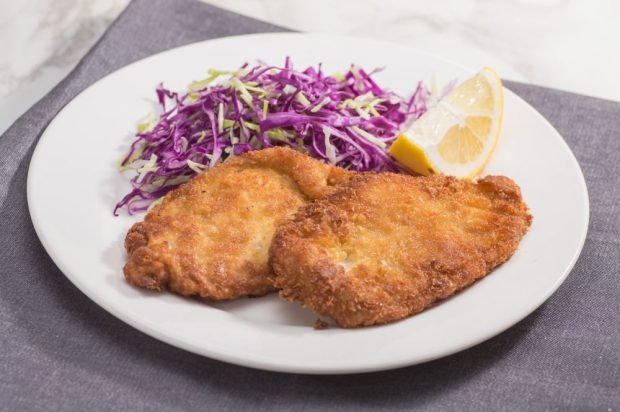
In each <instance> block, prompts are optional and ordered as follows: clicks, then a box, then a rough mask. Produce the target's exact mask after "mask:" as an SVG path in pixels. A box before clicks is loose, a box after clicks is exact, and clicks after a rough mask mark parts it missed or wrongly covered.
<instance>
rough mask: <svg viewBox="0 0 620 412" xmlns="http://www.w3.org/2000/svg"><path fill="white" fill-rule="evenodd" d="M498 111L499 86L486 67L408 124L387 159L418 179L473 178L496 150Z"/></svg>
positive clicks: (501, 106) (501, 105)
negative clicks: (442, 176) (433, 176)
mask: <svg viewBox="0 0 620 412" xmlns="http://www.w3.org/2000/svg"><path fill="white" fill-rule="evenodd" d="M503 110H504V100H503V94H502V81H501V79H500V78H499V76H498V75H497V73H495V71H494V70H493V69H490V68H488V67H485V68H484V69H482V71H480V73H478V74H476V75H475V76H473V77H472V78H470V79H467V80H466V81H464V82H463V83H462V84H460V85H459V86H457V87H456V88H454V89H453V90H452V91H451V92H450V93H448V94H447V95H446V96H445V97H444V98H443V99H442V100H441V101H440V102H439V103H438V104H437V105H435V106H434V107H432V108H430V109H429V110H428V111H427V112H426V113H425V114H424V115H423V116H421V117H420V118H419V119H418V120H416V121H415V122H413V123H412V124H411V126H410V127H409V128H407V129H406V130H405V131H404V132H403V133H402V134H401V135H400V136H399V137H398V138H397V139H396V141H395V142H394V143H392V145H391V146H390V148H389V153H390V154H391V155H392V156H394V158H395V159H396V160H398V161H399V162H400V163H402V164H403V165H405V166H407V167H408V168H409V169H411V170H412V171H414V172H416V173H420V174H422V175H429V174H433V173H443V174H448V175H452V176H457V177H475V176H477V175H478V174H479V173H480V172H481V171H482V169H483V168H484V166H485V165H486V164H487V162H488V161H489V159H490V157H491V155H492V154H493V151H494V150H495V146H496V144H497V141H498V139H499V135H500V131H501V128H502V114H503Z"/></svg>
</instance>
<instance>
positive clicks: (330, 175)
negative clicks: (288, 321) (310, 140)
mask: <svg viewBox="0 0 620 412" xmlns="http://www.w3.org/2000/svg"><path fill="white" fill-rule="evenodd" d="M348 176H349V173H348V172H346V171H345V170H344V169H340V168H336V167H332V166H328V165H326V164H323V163H321V162H320V161H318V160H314V159H312V158H310V157H308V156H306V155H303V154H301V153H298V152H296V151H294V150H291V149H287V148H271V149H264V150H260V151H253V152H248V153H245V154H243V155H241V156H238V157H232V158H229V159H228V160H227V161H226V162H224V163H223V164H220V165H218V166H215V167H214V168H212V169H211V170H209V171H206V172H204V173H202V174H200V175H198V176H197V177H195V178H194V179H193V180H191V181H189V182H188V183H186V184H184V185H182V186H180V187H179V188H177V189H175V190H174V191H172V192H170V193H168V194H167V195H166V196H165V198H164V200H163V202H162V203H161V204H160V205H158V206H155V207H154V208H153V209H152V210H151V211H150V212H149V213H148V214H147V215H146V217H145V219H144V222H140V223H137V224H135V225H134V226H133V227H132V228H131V229H130V230H129V232H128V233H127V237H126V239H125V248H126V250H127V252H128V253H129V259H128V261H127V264H126V265H125V268H124V273H125V278H126V279H127V281H128V282H129V283H131V284H133V285H135V286H139V287H142V288H146V289H152V290H157V291H161V290H164V289H170V290H171V291H174V292H176V293H179V294H181V295H184V296H199V297H202V298H207V299H210V300H227V299H234V298H237V297H240V296H247V295H252V296H258V295H263V294H265V293H268V292H270V291H273V290H274V288H273V285H272V283H271V281H270V275H271V274H272V272H271V267H270V265H269V263H268V257H269V247H270V245H271V241H272V237H273V234H274V231H275V228H276V225H277V224H279V222H281V221H282V220H283V219H285V218H287V217H289V216H290V215H292V214H293V213H295V211H296V210H297V209H298V208H299V207H300V206H303V205H304V204H306V203H307V202H309V201H310V200H313V199H316V198H319V197H321V196H323V195H325V194H327V193H329V192H330V191H333V190H334V187H335V186H337V185H338V184H340V183H341V182H343V181H345V180H347V179H348Z"/></svg>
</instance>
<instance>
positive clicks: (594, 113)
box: [0, 0, 620, 411]
mask: <svg viewBox="0 0 620 412" xmlns="http://www.w3.org/2000/svg"><path fill="white" fill-rule="evenodd" d="M279 30H280V29H279V28H277V27H274V26H271V25H268V24H265V23H261V22H258V21H255V20H251V19H248V18H246V17H242V16H239V15H235V14H232V13H229V12H226V11H223V10H220V9H217V8H214V7H210V6H207V5H204V4H199V3H196V2H192V1H189V0H173V1H168V0H156V1H147V0H136V1H134V2H133V3H131V4H130V6H129V7H128V9H127V10H126V11H125V12H124V14H123V15H122V16H121V17H120V18H119V19H118V20H117V21H116V22H115V23H114V24H113V25H112V27H111V28H110V29H109V30H108V32H107V33H106V34H105V35H104V36H103V38H102V40H101V41H100V42H99V43H98V44H97V45H96V46H95V47H94V48H93V49H92V50H91V52H90V53H89V54H88V55H87V56H86V57H85V58H84V59H83V61H82V62H81V63H80V64H79V65H78V66H77V68H76V69H75V70H74V71H73V72H72V73H71V74H70V75H69V76H68V77H67V78H66V79H65V80H64V81H63V82H62V83H60V85H58V86H57V87H56V88H55V89H54V90H53V91H52V92H51V93H50V94H48V95H47V96H46V97H45V98H43V99H42V100H41V101H40V102H38V103H37V104H36V105H34V106H33V107H32V108H31V109H30V110H29V111H28V112H27V113H26V114H24V115H23V116H22V117H21V118H20V119H19V120H18V121H17V122H16V123H15V124H14V125H13V126H12V127H11V128H10V129H9V130H8V131H7V132H6V133H5V134H4V135H3V136H2V137H0V205H1V208H0V229H1V230H0V271H1V272H0V273H1V280H2V285H1V287H0V409H2V410H7V411H15V410H59V409H61V410H88V409H91V408H92V409H96V410H173V409H174V410H177V409H180V410H184V409H209V410H240V409H250V408H252V409H253V410H272V409H285V410H307V409H330V410H353V409H355V410H375V409H403V410H404V409H407V410H408V409H412V408H417V409H421V410H472V411H473V410H486V409H491V410H599V411H611V410H618V408H620V330H619V329H620V304H619V299H620V279H619V278H618V275H619V272H620V271H619V269H620V264H619V262H620V219H619V216H618V211H619V210H620V169H619V164H620V103H615V102H609V101H604V100H599V99H594V98H590V97H584V96H578V95H574V94H570V93H565V92H561V91H557V90H550V89H544V88H541V87H535V86H528V85H524V84H518V83H511V82H509V83H508V84H507V85H508V87H509V88H510V89H512V90H514V91H515V92H516V93H518V94H519V95H521V96H522V97H524V98H525V99H526V100H527V101H528V102H529V103H531V104H532V105H533V106H534V107H536V108H537V109H538V110H539V111H540V112H541V113H542V114H543V115H545V117H547V118H548V119H549V120H550V121H551V123H553V124H554V126H555V127H556V128H557V129H558V130H559V131H560V133H561V134H562V135H563V136H564V137H565V139H566V140H567V142H568V143H569V145H570V146H571V148H572V150H573V151H574V152H575V154H576V156H577V158H578V160H579V162H580V164H581V167H582V168H583V171H584V173H585V175H586V180H587V183H588V187H589V190H590V199H591V207H592V216H591V224H590V232H589V235H588V239H587V242H586V245H585V247H584V250H583V253H582V255H581V258H580V259H579V261H578V262H577V265H576V266H575V268H574V270H573V272H572V273H571V274H570V276H569V277H568V279H567V280H566V282H565V283H564V284H563V285H562V287H561V288H560V289H559V290H558V291H557V292H556V293H555V294H554V295H553V296H552V297H551V298H550V299H549V300H548V301H547V302H546V303H545V304H544V305H543V306H541V307H540V308H539V309H538V310H537V311H536V312H535V313H534V314H532V315H531V316H529V317H528V318H526V319H525V320H523V321H522V322H520V323H519V324H517V325H516V326H514V327H513V328H511V329H510V330H508V331H506V332H505V333H502V334H501V335H499V336H497V337H495V338H493V339H491V340H489V341H487V342H485V343H483V344H480V345H478V346H476V347H474V348H471V349H469V350H466V351H464V352H461V353H458V354H456V355H453V356H450V357H447V358H444V359H440V360H437V361H434V362H430V363H427V364H423V365H418V366H413V367H408V368H403V369H399V370H394V371H388V372H381V373H372V374H364V375H349V376H302V375H287V374H279V373H271V372H264V371H258V370H252V369H247V368H243V367H239V366H233V365H228V364H224V363H221V362H218V361H215V360H211V359H207V358H203V357H200V356H197V355H193V354H190V353H187V352H184V351H181V350H179V349H176V348H173V347H171V346H168V345H166V344H164V343H161V342H159V341H157V340H155V339H152V338H150V337H148V336H146V335H144V334H142V333H140V332H138V331H137V330H134V329H132V328H131V327H129V326H127V325H125V324H124V323H123V322H121V321H119V320H117V319H116V318H114V317H113V316H112V315H109V314H108V313H107V312H105V311H104V310H103V309H101V308H99V307H98V306H97V305H96V304H94V303H93V302H91V301H90V300H89V299H88V298H87V297H86V296H84V295H83V294H82V293H81V292H80V291H79V290H78V289H76V288H75V287H74V286H73V285H72V284H71V283H69V281H68V280H67V279H66V278H65V277H64V275H63V274H62V273H61V272H60V271H59V270H58V269H57V268H56V266H55V265H54V264H53V263H52V261H51V260H50V259H49V257H48V256H47V254H46V252H45V250H44V249H43V248H42V246H41V244H40V243H39V241H38V239H37V237H36V234H35V233H34V230H33V228H32V225H31V223H30V218H29V215H28V211H27V204H26V174H27V171H28V163H29V161H30V157H31V154H32V151H33V148H34V146H35V143H36V142H37V140H38V138H39V136H40V134H41V132H42V130H43V129H44V128H45V126H46V125H47V124H48V122H49V121H50V120H51V119H52V118H53V117H54V115H55V114H56V113H57V112H58V111H59V110H60V109H61V108H62V106H63V105H64V104H66V103H67V102H68V101H69V100H70V99H71V98H72V97H74V96H75V95H76V94H77V93H79V92H80V91H81V90H83V89H84V88H85V87H86V86H88V85H90V84H92V83H93V82H94V81H96V80H97V79H99V78H101V77H102V76H103V75H105V74H108V73H110V72H111V71H113V70H115V69H118V68H120V67H122V66H124V65H126V64H128V63H131V62H132V61H135V60H137V59H140V58H143V57H146V56H148V55H150V54H152V53H155V52H159V51H162V50H165V49H168V48H171V47H174V46H179V45H182V44H186V43H190V42H195V41H199V40H205V39H211V38H215V37H221V36H227V35H233V34H241V33H254V32H265V31H279ZM541 179H542V180H544V177H542V176H541ZM567 207H570V205H567ZM549 253H553V245H549Z"/></svg>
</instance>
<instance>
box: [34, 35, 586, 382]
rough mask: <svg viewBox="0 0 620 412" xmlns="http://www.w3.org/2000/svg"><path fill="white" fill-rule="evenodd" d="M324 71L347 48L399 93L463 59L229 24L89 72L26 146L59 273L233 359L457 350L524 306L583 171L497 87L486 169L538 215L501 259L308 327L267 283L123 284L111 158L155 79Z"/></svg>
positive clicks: (175, 339) (332, 365)
mask: <svg viewBox="0 0 620 412" xmlns="http://www.w3.org/2000/svg"><path fill="white" fill-rule="evenodd" d="M286 55H290V56H291V57H292V59H293V62H294V64H295V66H296V67H297V68H302V67H305V66H306V65H315V64H317V63H319V62H322V63H324V66H323V67H324V69H325V71H326V72H328V73H330V72H333V71H336V70H344V69H346V68H347V67H348V66H349V64H350V63H352V62H355V63H357V64H361V65H363V66H364V67H367V68H373V67H383V66H385V67H386V70H385V71H383V72H382V73H380V74H379V75H378V77H379V79H380V82H381V84H384V85H386V86H388V87H390V88H392V89H393V90H396V91H397V92H399V93H402V94H406V93H408V92H410V91H412V90H413V88H414V87H415V85H416V82H417V81H418V80H420V79H422V80H425V81H430V80H431V79H433V78H435V79H436V80H437V81H438V83H439V84H442V83H444V82H447V81H449V80H451V79H453V78H455V77H456V78H459V79H464V78H466V77H467V76H470V75H471V74H472V73H473V72H472V71H470V70H467V69H464V68H461V67H459V66H457V65H454V64H452V63H448V62H446V61H444V60H442V59H440V58H438V57H436V56H431V55H428V54H425V53H422V52H420V51H417V50H414V49H409V48H406V47H403V46H398V45H394V44H389V43H382V42H377V41H369V40H361V39H353V38H344V37H334V36H323V35H310V34H264V35H250V36H240V37H230V38H223V39H218V40H212V41H206V42H202V43H196V44H192V45H189V46H185V47H181V48H178V49H174V50H170V51H167V52H164V53H161V54H158V55H155V56H152V57H149V58H147V59H144V60H141V61H139V62H136V63H134V64H131V65H129V66H127V67H125V68H123V69H121V70H119V71H117V72H115V73H113V74H111V75H109V76H107V77H105V78H103V79H102V80H100V81H98V82H97V83H95V84H94V85H93V86H91V87H89V88H88V89H86V90H85V91H84V92H82V93H81V94H80V95H79V96H77V97H76V98H75V99H73V101H71V102H70V103H69V104H68V105H67V106H66V107H65V108H64V109H63V110H62V111H61V112H60V113H59V114H58V115H57V116H56V118H55V119H54V121H53V122H52V123H51V124H50V125H49V126H48V128H47V130H46V131H45V133H44V134H43V136H42V137H41V140H40V141H39V143H38V145H37V148H36V151H35V153H34V155H33V157H32V161H31V164H30V170H29V175H28V204H29V208H30V215H31V216H32V221H33V223H34V227H35V229H36V231H37V234H38V236H39V238H40V239H41V242H42V243H43V246H44V247H45V249H46V250H47V252H48V253H49V255H50V256H51V257H52V259H53V260H54V262H55V263H56V264H57V265H58V267H59V268H60V269H61V270H62V271H63V272H64V273H65V275H66V276H67V277H68V278H69V279H70V280H71V281H72V282H73V283H74V284H75V285H76V286H77V287H78V288H79V289H80V290H82V291H83V292H84V293H85V294H86V295H88V296H89V297H90V298H91V299H92V300H94V301H95V302H96V303H98V304H99V305H100V306H102V307H103V308H104V309H106V310H107V311H109V312H110V313H112V314H113V315H115V316H116V317H118V318H119V319H121V320H123V321H125V322H127V323H128V324H130V325H132V326H134V327H135V328H137V329H139V330H141V331H143V332H145V333H147V334H149V335H151V336H153V337H155V338H157V339H160V340H162V341H164V342H168V343H169V344H171V345H174V346H177V347H180V348H183V349H186V350H189V351H192V352H195V353H198V354H201V355H205V356H209V357H212V358H215V359H219V360H222V361H226V362H231V363H235V364H239V365H246V366H250V367H255V368H261V369H269V370H276V371H286V372H302V373H351V372H364V371H374V370H381V369H389V368H395V367H400V366H405V365H412V364H416V363H420V362H425V361H428V360H431V359H435V358H439V357H442V356H446V355H449V354H452V353H454V352H458V351H460V350H463V349H466V348H468V347H471V346H473V345H475V344H477V343H479V342H482V341H484V340H486V339H488V338H490V337H492V336H494V335H496V334H498V333H500V332H502V331H503V330H505V329H507V328H508V327H510V326H511V325H513V324H515V323H516V322H518V321H519V320H521V319H523V318H524V317H525V316H527V315H528V314H529V313H531V312H532V311H533V310H534V309H536V308H537V307H538V306H539V305H540V304H542V303H543V302H544V301H545V300H546V299H547V298H548V297H549V296H550V295H551V293H553V291H555V290H556V289H557V288H558V286H559V285H560V284H561V283H562V281H563V280H564V279H565V277H566V276H567V274H568V273H569V271H570V270H571V268H572V267H573V265H574V263H575V261H576V260H577V257H578V256H579V253H580V251H581V248H582V246H583V242H584V240H585V236H586V231H587V227H588V216H589V205H588V196H587V191H586V186H585V181H584V178H583V175H582V173H581V170H580V169H579V165H578V164H577V161H576V160H575V158H574V156H573V154H572V153H571V151H570V149H569V148H568V146H567V145H566V143H565V142H564V140H562V138H561V137H560V135H559V134H558V133H557V131H555V130H554V129H553V127H552V126H551V125H550V124H549V123H548V122H547V121H546V120H545V119H544V118H543V117H542V116H541V115H540V114H539V113H538V112H536V111H535V110H534V109H533V108H532V107H530V106H529V105H528V104H527V103H525V102H524V101H523V100H521V99H520V98H519V97H517V96H516V95H515V94H513V93H512V92H510V91H508V90H506V91H505V116H504V118H505V120H504V131H503V135H502V137H501V140H500V144H499V147H498V148H497V151H496V154H495V156H494V157H493V160H492V162H491V163H490V164H489V166H488V168H487V170H486V173H488V174H504V175H507V176H510V177H512V178H513V179H514V180H515V181H516V182H517V183H518V184H519V185H520V186H521V188H522V190H523V196H524V198H525V200H526V201H527V203H528V204H529V206H530V208H531V210H532V214H533V215H534V223H533V226H532V228H531V230H530V232H529V233H528V234H527V235H526V236H525V238H524V239H523V241H522V242H521V245H520V247H519V250H518V251H517V253H516V254H515V255H514V256H513V257H512V259H510V261H509V262H507V263H506V264H504V265H502V266H501V267H500V268H498V269H497V270H496V271H495V272H493V273H492V274H491V275H490V276H488V277H486V278H484V279H483V280H482V281H480V282H478V283H476V284H475V285H474V286H472V287H471V288H469V289H468V290H466V291H465V292H464V293H461V294H459V295H457V296H455V297H453V298H451V299H449V300H448V301H446V302H445V303H443V304H441V305H439V306H437V307H434V308H432V309H429V310H427V311H425V312H423V313H421V314H419V315H417V316H414V317H411V318H409V319H406V320H403V321H401V322H397V323H394V324H391V325H386V326H379V327H371V328H365V329H357V330H344V329H338V328H330V329H327V330H321V331H317V330H314V329H313V328H312V327H311V325H312V324H313V322H314V320H315V319H316V317H315V316H314V315H313V314H312V313H310V312H307V311H305V310H304V309H302V308H301V307H299V306H296V305H292V304H288V303H285V302H283V301H280V300H279V299H278V298H277V296H276V295H275V294H274V295H271V296H268V297H263V298H258V299H241V300H238V301H235V302H229V303H224V304H214V305H210V304H205V303H200V302H197V301H193V300H189V299H183V298H180V297H177V296H175V295H172V294H162V295H156V294H152V293H147V292H143V291H141V290H138V289H136V288H133V287H130V286H129V285H127V284H126V283H125V281H124V279H123V276H122V267H123V264H124V261H125V253H124V250H123V239H124V235H125V233H126V232H127V229H129V227H130V226H131V224H132V223H133V222H135V221H137V220H140V219H141V218H142V216H137V217H128V216H125V215H124V214H123V215H122V216H120V217H113V216H112V208H113V206H114V203H115V202H116V201H117V200H118V199H119V198H120V197H121V196H122V195H123V194H124V193H126V192H127V191H128V188H129V184H128V182H127V177H126V176H122V175H121V174H119V172H118V171H117V169H116V168H115V167H116V166H115V161H116V160H117V159H118V158H119V156H120V155H121V153H122V152H123V151H124V150H125V149H126V147H127V145H128V143H129V142H130V141H131V137H132V132H133V130H134V128H135V125H136V123H137V121H138V120H140V119H142V118H143V117H144V116H145V114H147V113H149V112H150V111H151V110H152V109H153V104H154V101H155V93H154V88H155V86H156V85H157V84H158V83H159V82H160V81H164V82H165V84H166V85H167V86H169V87H172V88H176V89H180V88H183V87H184V86H185V85H186V84H187V83H189V81H191V80H195V79H200V78H202V77H204V75H205V72H206V69H207V68H210V67H217V68H236V67H238V66H239V65H241V64H242V63H243V62H245V61H250V62H253V61H255V60H256V59H260V60H262V61H265V62H269V63H275V64H281V62H283V60H284V57H285V56H286Z"/></svg>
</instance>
